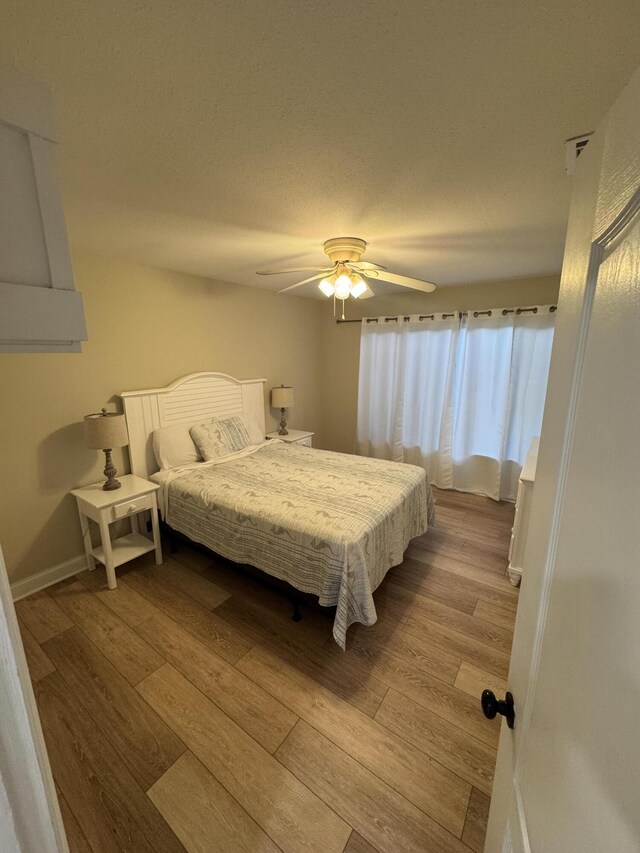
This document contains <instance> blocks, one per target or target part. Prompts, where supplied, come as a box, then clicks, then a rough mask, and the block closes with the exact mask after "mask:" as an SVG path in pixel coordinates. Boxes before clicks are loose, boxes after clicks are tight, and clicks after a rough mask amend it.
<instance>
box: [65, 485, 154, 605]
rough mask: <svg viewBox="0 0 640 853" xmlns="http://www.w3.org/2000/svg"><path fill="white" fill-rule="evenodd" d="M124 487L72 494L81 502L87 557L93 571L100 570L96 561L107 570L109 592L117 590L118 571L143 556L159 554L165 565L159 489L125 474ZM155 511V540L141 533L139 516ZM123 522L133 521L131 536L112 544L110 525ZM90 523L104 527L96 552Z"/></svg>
mask: <svg viewBox="0 0 640 853" xmlns="http://www.w3.org/2000/svg"><path fill="white" fill-rule="evenodd" d="M119 480H120V482H121V483H122V487H121V488H119V489H114V490H113V491H110V492H105V491H104V489H103V488H102V483H94V484H93V485H91V486H83V487H82V488H80V489H73V490H72V492H71V494H72V495H74V496H75V498H76V501H77V502H78V513H79V515H80V527H81V528H82V538H83V540H84V550H85V553H86V555H87V566H88V568H89V571H92V570H93V569H95V567H96V561H98V562H99V563H102V565H103V566H104V567H105V569H106V570H107V583H108V585H109V589H115V588H116V586H117V582H116V567H117V566H121V565H122V564H123V563H128V562H129V560H134V559H135V558H136V557H140V556H141V555H142V554H147V553H148V552H149V551H153V550H155V552H156V563H157V564H158V565H161V563H162V547H161V545H160V525H159V524H158V504H157V500H156V492H157V491H158V488H159V486H157V485H156V484H155V483H152V482H150V481H149V480H144V479H143V478H142V477H136V476H135V474H125V475H124V476H121V477H119ZM144 510H150V511H151V526H152V529H153V539H149V538H148V537H147V536H144V535H143V534H142V533H141V532H140V525H139V524H138V513H139V512H143V511H144ZM122 518H129V519H131V533H128V534H126V535H125V536H120V537H119V538H118V539H114V540H113V541H111V537H110V536H109V525H110V524H111V523H112V522H114V521H120V519H122ZM89 519H91V520H92V521H95V522H97V524H98V525H99V527H100V539H101V541H102V544H101V545H99V546H98V547H96V548H94V547H93V545H92V544H91V532H90V530H89Z"/></svg>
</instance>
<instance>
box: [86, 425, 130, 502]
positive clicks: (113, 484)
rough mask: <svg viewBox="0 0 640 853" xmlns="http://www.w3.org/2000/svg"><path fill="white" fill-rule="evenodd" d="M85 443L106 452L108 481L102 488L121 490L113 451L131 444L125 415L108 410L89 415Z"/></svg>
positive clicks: (93, 448) (105, 471)
mask: <svg viewBox="0 0 640 853" xmlns="http://www.w3.org/2000/svg"><path fill="white" fill-rule="evenodd" d="M84 443H85V444H86V446H87V447H90V448H91V449H92V450H104V454H105V462H106V464H105V469H104V474H105V477H106V478H107V479H106V481H105V483H104V485H103V487H102V488H103V489H104V490H105V491H107V492H110V491H112V490H113V489H119V488H120V486H121V485H122V483H120V482H119V481H118V480H116V474H117V473H118V472H117V471H116V469H115V466H114V464H113V460H112V459H111V450H112V448H114V447H125V446H126V445H127V444H129V436H128V434H127V424H126V422H125V419H124V415H122V414H120V413H119V412H107V410H106V409H103V410H102V412H98V413H97V414H94V415H87V416H86V417H85V419H84Z"/></svg>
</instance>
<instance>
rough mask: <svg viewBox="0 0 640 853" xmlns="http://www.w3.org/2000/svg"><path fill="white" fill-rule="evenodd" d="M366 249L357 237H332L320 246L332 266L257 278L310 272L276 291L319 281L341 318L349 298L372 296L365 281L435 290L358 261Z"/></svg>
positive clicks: (320, 287) (378, 265) (375, 265)
mask: <svg viewBox="0 0 640 853" xmlns="http://www.w3.org/2000/svg"><path fill="white" fill-rule="evenodd" d="M366 248H367V244H366V242H365V241H364V240H363V239H361V238H360V237H333V238H332V239H331V240H326V241H325V243H324V251H325V254H326V255H327V256H328V258H329V260H330V261H331V263H332V266H330V267H325V268H323V267H304V268H302V269H296V270H279V271H278V270H273V271H272V270H269V271H266V272H259V273H258V275H278V274H279V273H286V272H314V273H315V275H312V276H310V278H305V279H304V280H303V281H299V282H297V283H296V284H291V285H289V286H288V287H285V288H283V289H282V290H279V291H278V293H287V292H288V291H289V290H295V289H296V288H298V287H301V286H302V285H303V284H308V283H309V282H311V281H317V280H318V279H321V281H320V283H319V284H318V288H319V290H320V292H321V293H322V294H323V295H324V296H326V297H328V298H331V297H333V298H334V300H335V299H340V300H341V301H342V305H343V309H342V315H343V319H344V303H345V300H347V299H348V298H349V297H350V296H352V297H353V298H354V299H369V298H370V297H371V296H375V294H374V292H373V290H372V289H371V288H370V287H369V283H368V280H369V279H379V280H380V281H389V282H391V283H392V284H399V285H400V286H401V287H408V288H410V289H411V290H420V291H422V292H423V293H431V292H432V291H433V290H435V289H436V286H435V284H433V282H431V281H421V280H420V279H417V278H410V277H409V276H406V275H399V274H398V273H392V272H388V271H387V269H386V267H383V266H381V265H380V264H376V263H373V261H361V260H360V258H361V257H362V255H363V254H364V251H365V249H366Z"/></svg>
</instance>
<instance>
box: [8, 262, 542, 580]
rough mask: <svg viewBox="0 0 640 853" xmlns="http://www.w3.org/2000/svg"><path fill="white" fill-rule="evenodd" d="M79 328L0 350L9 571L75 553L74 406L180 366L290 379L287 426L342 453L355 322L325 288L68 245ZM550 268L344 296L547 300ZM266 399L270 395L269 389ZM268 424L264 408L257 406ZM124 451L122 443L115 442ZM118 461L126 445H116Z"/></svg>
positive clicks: (98, 457)
mask: <svg viewBox="0 0 640 853" xmlns="http://www.w3.org/2000/svg"><path fill="white" fill-rule="evenodd" d="M74 270H75V275H76V284H77V287H78V289H79V290H80V291H81V292H82V294H83V297H84V302H85V310H86V316H87V324H88V329H89V340H88V341H87V342H86V343H85V344H83V350H82V353H68V354H61V353H51V354H48V353H47V354H37V353H33V354H2V355H1V356H0V399H2V402H3V411H2V418H1V419H0V472H1V473H2V478H3V484H4V486H3V494H4V500H3V506H2V512H1V513H0V543H1V544H2V547H3V550H4V553H5V558H6V562H7V566H8V570H9V577H10V579H11V581H17V580H21V579H23V578H25V577H28V576H30V575H33V574H36V573H38V572H40V571H43V570H44V569H47V568H50V567H51V566H54V565H57V564H58V563H62V562H64V561H65V560H69V559H71V558H73V557H76V556H78V555H79V554H81V553H82V541H81V538H80V532H79V524H78V518H77V514H76V508H75V501H74V500H73V498H71V497H70V496H69V494H68V493H69V490H70V489H72V488H74V487H75V486H78V485H81V484H83V483H90V482H95V481H97V480H100V479H101V476H102V467H103V465H104V462H103V456H102V454H101V453H97V452H95V451H90V450H86V449H85V448H84V446H83V434H82V418H83V416H84V415H85V414H87V413H88V412H94V411H97V410H99V409H100V408H101V407H102V406H104V405H109V406H110V407H113V406H114V404H115V405H116V406H117V407H118V408H120V400H119V398H118V397H117V394H118V393H119V392H120V391H125V390H131V389H134V388H152V387H161V386H164V385H167V384H168V383H169V382H171V381H173V380H174V379H176V378H178V377H179V376H183V375H184V374H187V373H193V372H196V371H200V370H216V371H221V372H223V373H229V374H230V375H232V376H236V377H238V378H241V379H247V378H251V377H257V376H264V377H265V378H266V379H267V383H266V386H265V388H266V391H267V393H268V389H269V388H271V387H272V386H273V385H277V384H280V383H281V382H283V383H286V384H292V385H293V386H294V388H295V395H296V406H295V409H293V410H292V411H291V413H290V425H291V426H293V427H294V428H295V427H298V428H300V429H309V430H313V431H315V433H316V436H315V439H314V444H315V446H316V447H324V448H328V449H330V450H340V451H344V452H352V451H353V449H354V445H355V425H356V405H357V388H358V357H359V340H360V327H359V325H358V324H355V323H354V324H352V325H343V326H336V324H335V322H334V320H333V314H332V304H331V302H330V301H327V302H319V301H317V300H311V299H305V298H295V297H282V296H278V295H277V294H274V293H271V292H267V291H263V290H258V289H256V288H247V287H241V286H239V285H232V284H225V283H221V282H216V281H211V280H208V279H203V278H197V277H194V276H188V275H183V274H180V273H175V272H169V271H167V270H161V269H157V268H153V267H146V266H141V265H136V264H132V263H127V262H123V261H116V260H113V259H109V258H104V257H100V256H97V255H92V254H84V253H79V254H75V255H74ZM558 284H559V279H558V277H547V278H538V279H527V280H520V281H514V282H500V283H497V284H483V285H475V286H463V287H456V288H441V289H439V290H437V291H436V292H435V293H433V294H429V295H418V294H411V293H407V294H401V295H396V296H393V297H379V298H378V299H376V301H375V303H371V302H364V303H359V304H358V303H355V302H354V303H351V304H348V306H347V311H348V314H349V316H351V317H354V316H357V312H358V310H359V309H360V310H361V311H362V310H363V311H364V312H365V313H366V314H373V315H376V316H377V315H383V314H388V315H392V314H398V313H416V312H427V311H428V312H431V311H451V310H466V309H473V308H490V307H499V306H507V305H530V304H535V303H548V302H553V301H555V299H556V298H557V293H558ZM265 405H266V406H268V399H267V395H265ZM266 414H267V429H269V428H275V427H276V424H277V417H276V414H277V413H275V412H273V411H272V410H270V409H269V408H266ZM123 454H124V455H123ZM114 461H115V463H116V466H117V467H118V469H119V470H120V471H126V470H129V469H128V459H127V457H126V451H122V452H121V451H115V452H114Z"/></svg>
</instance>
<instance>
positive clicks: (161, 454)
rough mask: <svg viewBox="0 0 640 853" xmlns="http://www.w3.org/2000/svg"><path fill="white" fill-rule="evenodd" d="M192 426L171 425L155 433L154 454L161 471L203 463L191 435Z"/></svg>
mask: <svg viewBox="0 0 640 853" xmlns="http://www.w3.org/2000/svg"><path fill="white" fill-rule="evenodd" d="M190 426H191V424H171V426H166V427H160V429H156V430H154V431H153V452H154V453H155V455H156V461H157V463H158V465H159V466H160V469H161V470H163V471H164V470H166V469H167V468H178V467H179V466H180V465H191V464H192V463H194V462H202V455H201V453H200V451H199V450H198V448H197V447H196V445H195V444H194V442H193V439H192V438H191V436H190V435H189V428H190Z"/></svg>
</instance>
